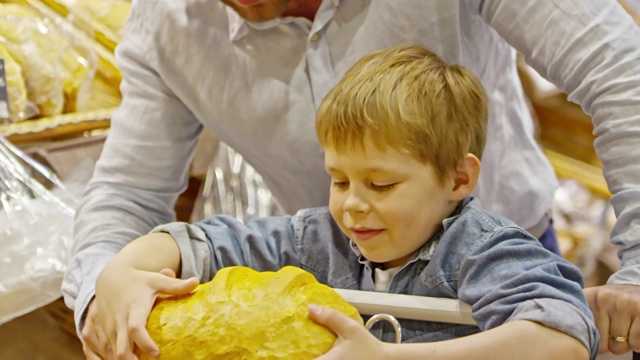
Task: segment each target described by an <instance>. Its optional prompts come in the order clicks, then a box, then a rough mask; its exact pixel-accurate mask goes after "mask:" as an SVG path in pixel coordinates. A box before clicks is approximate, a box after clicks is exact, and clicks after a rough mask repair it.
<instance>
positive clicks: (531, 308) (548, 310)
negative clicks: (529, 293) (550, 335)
mask: <svg viewBox="0 0 640 360" xmlns="http://www.w3.org/2000/svg"><path fill="white" fill-rule="evenodd" d="M517 320H530V321H535V322H537V323H540V324H542V325H544V326H546V327H549V328H552V329H555V330H558V331H561V332H563V333H565V334H568V335H571V336H572V337H574V338H576V339H578V341H580V342H581V343H582V344H583V345H584V346H585V347H586V348H587V349H589V352H590V353H591V358H592V359H595V357H596V356H597V355H598V342H599V341H600V339H599V334H598V330H597V329H596V326H595V323H594V322H593V320H592V319H591V317H590V316H588V315H587V314H585V313H584V312H582V311H580V309H578V308H576V307H575V306H573V305H571V304H569V303H567V302H565V301H562V300H558V299H532V300H529V301H526V302H524V303H521V304H520V305H518V307H517V308H516V310H515V311H514V312H513V314H511V317H509V319H508V320H507V321H509V322H511V321H517Z"/></svg>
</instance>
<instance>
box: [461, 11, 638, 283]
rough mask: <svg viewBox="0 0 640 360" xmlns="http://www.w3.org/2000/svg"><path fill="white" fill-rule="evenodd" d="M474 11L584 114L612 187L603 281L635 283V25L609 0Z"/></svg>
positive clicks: (636, 193) (636, 190) (636, 237)
mask: <svg viewBox="0 0 640 360" xmlns="http://www.w3.org/2000/svg"><path fill="white" fill-rule="evenodd" d="M472 2H473V3H475V4H477V5H476V6H478V9H479V11H480V15H481V16H482V17H483V18H484V19H485V21H486V22H487V23H488V24H489V25H490V26H492V27H493V28H494V29H495V30H496V31H497V32H498V33H499V34H500V35H501V36H502V37H503V38H504V39H506V41H507V42H508V43H509V44H511V45H512V46H513V47H514V48H515V49H517V50H518V51H520V52H521V53H522V54H523V55H524V57H525V60H526V62H527V63H528V64H529V65H531V66H532V67H533V68H535V69H536V71H538V72H539V73H540V74H541V75H542V76H544V77H545V78H547V79H548V80H549V81H551V82H552V83H554V84H555V85H556V86H558V88H560V89H561V90H562V91H563V92H565V93H567V94H568V96H569V100H571V101H573V102H576V103H579V104H580V105H581V106H582V108H583V110H584V111H585V112H586V113H587V114H589V115H591V117H592V119H593V125H594V134H595V135H596V136H597V139H596V140H595V149H596V152H597V154H598V156H599V157H600V160H601V161H602V164H603V167H604V176H605V179H606V181H607V184H608V186H609V190H610V191H611V193H612V194H613V196H612V197H611V204H612V205H613V207H614V209H615V212H616V215H617V222H616V225H615V226H614V229H613V232H612V234H611V242H612V243H613V244H615V245H618V246H619V256H620V258H621V259H622V267H621V269H620V270H619V271H618V272H617V273H615V274H614V275H613V276H612V277H611V278H610V279H609V282H610V283H620V284H635V285H640V223H639V222H638V221H634V220H635V219H637V218H639V217H640V206H639V204H640V166H638V165H639V164H638V157H637V156H636V155H635V154H636V150H637V149H638V148H640V132H639V131H638V129H640V111H638V109H639V108H640V42H639V41H638V39H640V28H639V27H638V26H637V25H636V24H635V23H634V22H633V19H632V18H631V17H630V16H629V15H628V14H627V13H626V12H625V11H624V9H623V8H622V7H621V6H620V5H619V4H618V3H617V2H616V1H609V0H588V1H585V0H548V1H528V2H527V1H525V2H521V1H509V0H492V1H476V0H472Z"/></svg>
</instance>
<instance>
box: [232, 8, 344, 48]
mask: <svg viewBox="0 0 640 360" xmlns="http://www.w3.org/2000/svg"><path fill="white" fill-rule="evenodd" d="M340 1H341V0H331V4H332V5H333V6H332V8H333V9H334V10H335V9H336V8H337V7H338V5H340ZM322 7H323V5H322V4H321V5H320V9H318V13H319V12H320V11H322ZM225 8H226V9H225V10H226V11H227V18H228V19H229V41H231V42H235V41H238V40H240V39H242V38H243V37H245V36H246V35H247V33H248V32H249V29H248V26H251V27H253V28H255V29H258V30H264V29H270V28H272V27H275V26H277V25H278V24H280V23H282V22H285V23H289V22H291V21H294V20H293V18H284V19H283V18H276V19H273V20H269V21H265V22H259V23H257V22H249V21H247V20H245V19H243V18H242V17H241V16H240V15H238V13H237V12H235V11H234V10H233V9H232V8H231V7H230V6H226V5H225ZM305 20H307V19H305ZM307 21H308V20H307Z"/></svg>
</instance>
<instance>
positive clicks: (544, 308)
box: [153, 199, 599, 358]
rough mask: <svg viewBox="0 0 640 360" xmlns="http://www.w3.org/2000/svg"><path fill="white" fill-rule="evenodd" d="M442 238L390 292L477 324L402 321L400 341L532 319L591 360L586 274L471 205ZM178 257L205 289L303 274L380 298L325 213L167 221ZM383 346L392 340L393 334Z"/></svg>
mask: <svg viewBox="0 0 640 360" xmlns="http://www.w3.org/2000/svg"><path fill="white" fill-rule="evenodd" d="M442 225H443V226H442V228H441V230H440V231H439V232H438V233H436V234H435V235H434V236H433V237H432V238H431V239H428V241H427V242H426V243H425V244H424V246H423V247H422V248H421V249H420V250H419V251H417V252H416V253H415V254H414V256H413V257H412V258H411V260H410V261H409V262H408V263H407V264H405V265H404V266H403V267H402V268H401V269H400V270H399V271H398V273H396V274H395V275H394V277H393V278H392V280H391V283H390V287H389V292H392V293H399V294H412V295H422V296H434V297H443V298H452V299H460V300H461V301H463V302H465V303H467V304H469V305H471V306H472V316H473V318H474V319H475V321H476V322H477V326H472V325H460V324H450V323H436V322H426V321H414V320H400V323H401V325H402V330H403V333H402V340H403V342H430V341H440V340H447V339H452V338H457V337H461V336H465V335H470V334H473V333H477V332H479V331H482V330H488V329H491V328H493V327H496V326H499V325H501V324H504V323H506V322H509V321H516V320H531V321H535V322H538V323H541V324H544V325H545V326H548V327H550V328H553V329H556V330H559V331H562V332H564V333H567V334H569V335H571V336H573V337H575V338H577V339H578V340H580V341H581V342H582V343H583V344H584V345H585V346H586V347H587V348H588V349H590V352H591V357H592V358H595V356H596V355H597V350H598V341H599V336H598V331H597V329H596V327H595V324H594V321H593V315H592V313H591V311H590V310H589V307H588V304H587V301H586V299H585V297H584V295H583V292H582V285H583V283H582V276H581V273H580V270H579V269H578V268H577V267H576V266H574V265H573V264H571V263H570V262H568V261H566V260H565V259H563V258H561V257H559V256H556V255H554V254H552V253H551V252H549V251H547V250H545V249H544V248H543V247H542V246H541V245H540V243H539V242H538V240H537V239H535V238H534V237H532V236H531V235H530V234H528V233H527V232H525V231H524V230H522V229H521V228H519V227H518V226H516V225H515V224H514V223H513V222H511V221H509V220H507V219H505V218H504V217H501V216H499V215H496V214H494V213H490V212H488V211H486V210H483V209H481V208H480V205H479V202H478V201H477V200H472V199H467V200H465V201H464V202H462V203H461V204H460V206H459V207H458V209H457V210H456V211H455V213H454V214H453V215H452V216H451V217H449V218H447V219H445V220H444V221H443V223H442ZM153 231H156V232H159V231H163V232H168V233H170V234H171V236H173V238H174V239H175V240H176V241H177V243H178V246H179V248H180V252H181V260H182V275H181V276H182V278H188V277H191V276H196V277H198V278H199V279H200V280H201V281H203V282H205V281H209V280H211V278H212V277H213V276H214V275H215V273H216V272H217V271H218V270H219V269H221V268H223V267H226V266H233V265H243V266H249V267H251V268H254V269H256V270H261V271H276V270H278V269H279V268H281V267H283V266H285V265H294V266H298V267H300V268H302V269H304V270H306V271H308V272H310V273H312V274H313V275H314V276H315V277H316V278H317V279H318V281H320V282H321V283H324V284H327V285H329V286H331V287H334V288H342V289H358V290H369V291H374V284H373V275H372V274H373V268H374V266H375V264H374V263H371V262H369V261H367V260H366V259H365V258H364V257H362V256H361V254H360V252H359V251H358V249H357V247H356V246H355V245H354V244H353V243H352V242H351V241H350V240H349V239H348V238H347V237H346V236H345V235H344V234H343V233H342V231H341V230H340V228H339V227H338V225H337V224H336V223H335V222H334V221H333V219H332V217H331V215H330V213H329V210H328V209H327V208H315V209H306V210H301V211H299V212H298V213H297V214H296V215H294V216H284V217H271V218H261V219H257V220H254V221H251V222H249V223H247V224H246V225H245V224H243V223H241V222H239V221H237V220H235V219H233V218H231V217H229V216H214V217H211V218H208V219H206V220H204V221H202V222H200V223H197V224H194V225H190V224H186V223H170V224H166V225H162V226H159V227H157V228H155V229H154V230H153ZM374 335H377V337H378V338H381V339H383V340H385V341H391V340H392V339H393V338H394V334H393V330H392V329H391V328H390V327H388V328H387V327H384V326H383V327H382V328H381V329H380V330H378V333H377V334H376V333H375V332H374Z"/></svg>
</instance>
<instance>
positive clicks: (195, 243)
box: [150, 222, 212, 283]
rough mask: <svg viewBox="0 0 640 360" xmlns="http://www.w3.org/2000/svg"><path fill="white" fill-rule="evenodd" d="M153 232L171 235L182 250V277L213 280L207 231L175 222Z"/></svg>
mask: <svg viewBox="0 0 640 360" xmlns="http://www.w3.org/2000/svg"><path fill="white" fill-rule="evenodd" d="M150 232H151V233H155V232H165V233H168V234H169V235H171V237H172V238H173V239H174V240H175V242H176V244H177V245H178V249H179V250H180V278H181V279H188V278H191V277H196V278H198V279H199V280H200V282H201V283H203V282H207V281H209V280H211V277H212V275H211V255H210V249H209V242H208V241H207V236H206V234H205V232H204V231H203V230H202V229H201V228H199V227H198V226H195V225H190V224H187V223H184V222H173V223H168V224H163V225H160V226H157V227H155V228H153V229H152V230H151V231H150Z"/></svg>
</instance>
